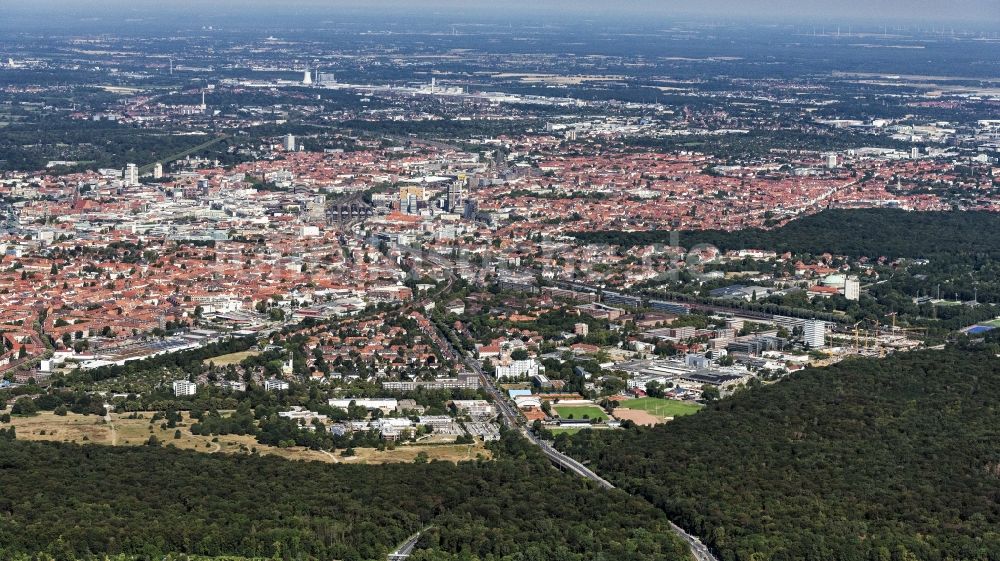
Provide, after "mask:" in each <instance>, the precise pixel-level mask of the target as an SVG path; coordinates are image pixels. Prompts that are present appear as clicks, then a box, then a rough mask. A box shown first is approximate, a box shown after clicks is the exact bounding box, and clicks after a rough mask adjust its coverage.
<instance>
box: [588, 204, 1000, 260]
mask: <svg viewBox="0 0 1000 561" xmlns="http://www.w3.org/2000/svg"><path fill="white" fill-rule="evenodd" d="M572 235H573V236H574V237H576V238H577V239H578V240H580V241H583V242H586V243H610V244H616V245H624V246H635V245H647V244H652V243H667V242H669V239H670V232H669V231H666V230H651V231H647V232H577V233H574V234H572ZM680 243H681V245H682V246H684V247H691V246H693V245H695V244H699V243H708V244H712V245H715V246H717V247H718V248H719V249H722V250H729V249H744V248H754V249H767V250H774V251H778V252H785V251H791V252H793V253H823V252H831V253H834V254H842V255H850V256H855V257H858V256H868V257H879V256H885V257H889V258H896V257H933V256H935V255H941V254H952V253H986V254H990V255H995V256H1000V213H992V212H978V211H977V212H909V211H905V210H897V209H856V210H854V209H852V210H839V209H838V210H827V211H824V212H821V213H819V214H815V215H812V216H807V217H804V218H800V219H797V220H793V221H792V222H789V223H788V224H786V225H785V226H782V227H781V228H777V229H774V230H759V229H753V230H740V231H735V232H724V231H719V230H692V231H682V232H680Z"/></svg>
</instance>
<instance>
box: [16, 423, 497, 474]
mask: <svg viewBox="0 0 1000 561" xmlns="http://www.w3.org/2000/svg"><path fill="white" fill-rule="evenodd" d="M129 415H131V414H130V413H129V414H124V415H118V414H114V413H112V414H111V423H106V422H105V421H104V418H103V417H98V416H95V415H76V414H73V413H69V414H67V415H66V416H59V415H55V414H54V413H51V412H43V413H39V414H38V415H34V416H31V417H14V418H12V419H11V424H12V425H14V427H16V428H17V437H18V438H19V439H21V440H51V441H58V442H70V443H76V444H88V443H89V444H105V445H114V446H140V445H144V444H146V442H148V440H149V437H150V436H156V438H157V439H159V441H160V444H161V445H163V446H175V447H177V448H182V449H185V450H196V451H199V452H205V453H209V454H215V453H223V454H248V453H250V452H251V451H253V450H257V452H258V453H260V454H271V455H275V456H281V457H282V458H286V459H289V460H307V461H317V462H327V463H352V464H384V463H395V462H412V461H413V460H414V459H415V458H416V457H417V454H419V453H420V452H425V453H426V454H427V457H428V459H429V460H444V461H450V462H457V461H463V460H475V459H476V457H477V456H480V455H481V456H483V457H484V458H489V457H490V451H489V450H487V449H486V447H485V446H484V445H483V443H482V442H476V443H475V444H437V443H430V442H428V443H417V444H400V445H397V446H396V447H395V448H394V449H392V450H389V449H386V450H382V451H380V450H378V449H376V448H355V449H354V451H355V455H354V456H349V457H343V456H341V455H340V454H341V452H342V451H341V450H337V451H333V452H324V451H321V450H309V449H308V448H303V447H301V446H292V447H289V448H278V447H275V446H267V445H264V444H259V443H258V442H257V441H256V439H254V437H253V436H248V435H221V436H217V437H212V436H201V435H194V434H191V431H190V430H189V427H190V425H191V420H190V418H189V417H188V416H187V413H182V419H183V420H182V422H181V423H179V424H178V426H177V427H176V428H161V425H164V424H165V421H163V420H159V421H156V422H155V423H152V426H150V419H151V418H152V416H153V413H152V412H145V413H140V415H142V418H138V419H129V418H128V416H129ZM175 431H180V438H174V434H175Z"/></svg>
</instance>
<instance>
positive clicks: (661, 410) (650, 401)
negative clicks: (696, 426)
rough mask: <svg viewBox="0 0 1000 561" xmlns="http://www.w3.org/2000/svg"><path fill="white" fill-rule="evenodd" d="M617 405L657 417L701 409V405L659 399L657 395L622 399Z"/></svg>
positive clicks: (676, 415) (678, 414) (689, 412)
mask: <svg viewBox="0 0 1000 561" xmlns="http://www.w3.org/2000/svg"><path fill="white" fill-rule="evenodd" d="M618 407H623V408H625V409H639V410H641V411H646V412H647V413H649V414H651V415H655V416H657V417H681V416H683V415H690V414H692V413H695V412H697V411H698V410H699V409H701V405H697V404H694V403H688V402H686V401H677V400H676V399H661V398H658V397H640V398H638V399H629V400H626V401H622V402H620V403H619V404H618Z"/></svg>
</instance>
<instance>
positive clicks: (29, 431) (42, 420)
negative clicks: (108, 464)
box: [11, 411, 112, 444]
mask: <svg viewBox="0 0 1000 561" xmlns="http://www.w3.org/2000/svg"><path fill="white" fill-rule="evenodd" d="M11 424H12V425H14V427H15V428H16V429H17V438H18V439H19V440H55V441H58V442H75V443H77V444H85V443H88V442H89V443H92V444H111V443H112V441H111V440H112V439H111V429H110V428H109V427H108V425H107V424H106V423H105V422H104V417H98V416H97V415H74V414H72V413H69V414H67V415H66V416H65V417H62V416H59V415H56V414H55V413H52V412H51V411H45V412H42V413H39V414H37V415H34V416H31V417H12V418H11Z"/></svg>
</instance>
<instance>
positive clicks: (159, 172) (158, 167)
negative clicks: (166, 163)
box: [153, 162, 163, 179]
mask: <svg viewBox="0 0 1000 561" xmlns="http://www.w3.org/2000/svg"><path fill="white" fill-rule="evenodd" d="M162 178H163V164H161V163H160V162H156V163H155V164H153V179H162Z"/></svg>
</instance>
